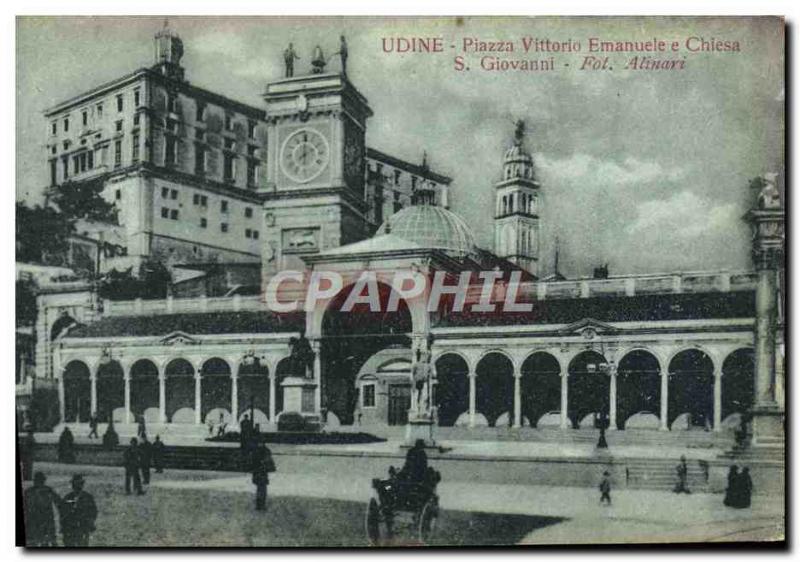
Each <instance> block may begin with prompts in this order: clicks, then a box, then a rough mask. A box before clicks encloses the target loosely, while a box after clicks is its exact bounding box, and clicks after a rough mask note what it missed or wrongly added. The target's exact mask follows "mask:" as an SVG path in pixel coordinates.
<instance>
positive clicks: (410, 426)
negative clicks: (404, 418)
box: [405, 413, 436, 447]
mask: <svg viewBox="0 0 800 562" xmlns="http://www.w3.org/2000/svg"><path fill="white" fill-rule="evenodd" d="M433 424H434V420H433V417H432V416H424V415H415V414H412V413H409V416H408V423H407V424H406V440H405V445H406V446H407V447H410V446H412V445H414V443H416V442H417V439H422V440H423V441H424V442H425V446H426V447H435V446H436V442H435V441H434V440H433Z"/></svg>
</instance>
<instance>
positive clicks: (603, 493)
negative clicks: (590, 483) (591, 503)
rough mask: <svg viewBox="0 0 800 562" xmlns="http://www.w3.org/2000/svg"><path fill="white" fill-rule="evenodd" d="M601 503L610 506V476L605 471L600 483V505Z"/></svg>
mask: <svg viewBox="0 0 800 562" xmlns="http://www.w3.org/2000/svg"><path fill="white" fill-rule="evenodd" d="M603 502H605V504H606V505H611V475H610V474H609V473H608V471H607V470H606V471H604V472H603V479H602V480H601V481H600V504H601V505H602V504H603Z"/></svg>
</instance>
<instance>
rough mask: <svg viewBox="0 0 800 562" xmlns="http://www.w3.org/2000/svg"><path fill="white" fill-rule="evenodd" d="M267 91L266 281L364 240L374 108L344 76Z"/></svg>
mask: <svg viewBox="0 0 800 562" xmlns="http://www.w3.org/2000/svg"><path fill="white" fill-rule="evenodd" d="M312 72H313V73H312V74H309V75H305V76H296V77H288V78H284V79H282V80H279V81H276V82H272V83H270V84H268V85H267V91H266V93H265V94H264V101H265V102H266V106H267V108H266V120H267V125H268V132H267V138H268V139H269V141H268V149H267V192H266V194H265V195H266V197H265V202H264V221H265V222H264V233H265V236H264V242H263V246H262V248H263V270H264V275H265V277H269V276H271V275H272V274H274V273H275V272H277V271H280V270H284V269H295V270H302V269H304V268H305V265H304V264H303V261H302V258H303V256H305V255H309V254H315V253H318V252H320V251H323V250H328V249H331V248H335V247H337V246H341V245H344V244H350V243H352V242H357V241H359V240H362V239H364V238H366V237H367V236H368V235H369V232H368V219H367V216H366V201H365V197H364V176H365V165H366V164H365V157H366V148H365V144H364V143H365V138H364V137H365V132H366V122H367V118H368V117H370V116H371V115H372V110H371V109H370V108H369V105H368V104H367V100H366V98H364V96H362V95H361V93H359V91H358V90H357V89H356V88H355V86H353V84H351V83H350V81H349V80H348V79H347V77H346V76H345V75H344V74H340V73H324V72H322V69H321V68H320V69H317V68H315V69H314V71H312Z"/></svg>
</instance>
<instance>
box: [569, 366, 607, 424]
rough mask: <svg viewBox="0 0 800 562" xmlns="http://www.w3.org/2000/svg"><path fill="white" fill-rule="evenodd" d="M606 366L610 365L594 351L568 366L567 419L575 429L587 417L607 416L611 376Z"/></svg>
mask: <svg viewBox="0 0 800 562" xmlns="http://www.w3.org/2000/svg"><path fill="white" fill-rule="evenodd" d="M603 365H608V361H607V360H606V358H605V357H604V356H603V355H602V354H601V353H598V352H597V351H594V350H586V351H582V352H580V353H578V354H577V355H576V356H575V357H573V358H572V360H571V361H570V362H569V366H568V367H567V372H568V373H569V377H568V381H567V384H568V385H569V389H568V396H569V408H568V411H567V416H568V417H569V419H570V422H571V423H572V427H574V428H576V429H577V428H578V427H580V424H581V421H582V420H583V419H585V418H586V416H589V415H592V416H594V417H595V419H596V418H597V417H599V416H601V415H602V416H607V415H608V407H609V376H608V371H607V370H604V367H603Z"/></svg>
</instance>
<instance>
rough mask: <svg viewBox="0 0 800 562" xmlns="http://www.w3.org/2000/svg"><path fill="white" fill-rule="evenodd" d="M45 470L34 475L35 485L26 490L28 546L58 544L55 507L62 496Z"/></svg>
mask: <svg viewBox="0 0 800 562" xmlns="http://www.w3.org/2000/svg"><path fill="white" fill-rule="evenodd" d="M45 482H47V478H46V477H45V475H44V473H43V472H37V473H36V474H34V475H33V486H31V487H30V488H28V489H27V490H26V491H25V495H24V496H23V505H24V506H25V543H26V545H27V546H56V520H55V515H54V513H53V508H54V507H59V504H60V503H61V498H59V497H58V494H56V493H55V492H54V491H53V489H52V488H51V487H50V486H47V485H45Z"/></svg>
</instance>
